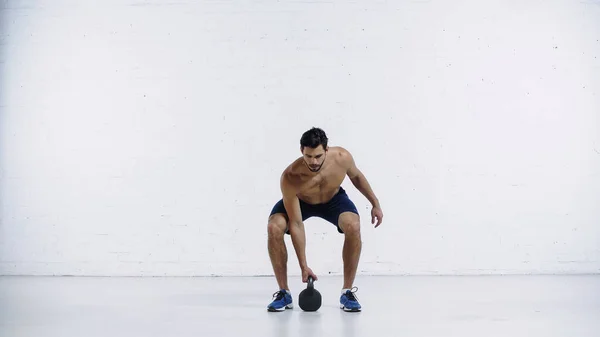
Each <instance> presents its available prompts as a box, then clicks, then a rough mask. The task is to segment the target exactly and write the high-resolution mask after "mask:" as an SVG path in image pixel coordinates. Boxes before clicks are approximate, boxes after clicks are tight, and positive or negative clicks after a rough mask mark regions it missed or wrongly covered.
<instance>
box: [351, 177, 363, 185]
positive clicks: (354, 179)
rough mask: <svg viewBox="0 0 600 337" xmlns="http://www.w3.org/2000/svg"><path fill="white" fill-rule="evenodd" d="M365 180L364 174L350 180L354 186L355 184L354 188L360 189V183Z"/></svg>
mask: <svg viewBox="0 0 600 337" xmlns="http://www.w3.org/2000/svg"><path fill="white" fill-rule="evenodd" d="M362 180H363V175H362V174H357V175H355V176H354V177H351V178H350V181H351V182H352V184H354V186H356V187H358V186H360V182H361V181H362Z"/></svg>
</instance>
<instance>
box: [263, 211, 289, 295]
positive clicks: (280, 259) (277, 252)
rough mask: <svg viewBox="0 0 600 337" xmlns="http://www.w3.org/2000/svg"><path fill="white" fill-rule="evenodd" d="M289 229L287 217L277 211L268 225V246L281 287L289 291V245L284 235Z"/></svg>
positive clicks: (270, 218)
mask: <svg viewBox="0 0 600 337" xmlns="http://www.w3.org/2000/svg"><path fill="white" fill-rule="evenodd" d="M286 229H287V219H286V217H285V216H284V215H283V214H282V213H275V214H273V215H271V216H270V217H269V223H268V225H267V232H268V248H269V257H270V258H271V264H272V265H273V272H274V273H275V278H276V279H277V284H278V285H279V289H285V290H288V291H289V287H288V281H287V261H288V254H287V247H286V246H285V240H284V235H285V231H286Z"/></svg>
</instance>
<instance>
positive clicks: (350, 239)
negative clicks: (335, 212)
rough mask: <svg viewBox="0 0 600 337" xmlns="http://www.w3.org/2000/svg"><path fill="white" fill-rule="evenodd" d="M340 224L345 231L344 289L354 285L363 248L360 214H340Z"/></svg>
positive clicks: (343, 254) (343, 251)
mask: <svg viewBox="0 0 600 337" xmlns="http://www.w3.org/2000/svg"><path fill="white" fill-rule="evenodd" d="M338 226H339V227H340V229H341V230H342V231H343V232H344V248H343V250H342V259H343V262H344V287H343V289H351V288H352V286H353V285H354V278H355V277H356V270H357V268H358V261H359V259H360V253H361V249H362V242H361V236H360V219H359V216H358V214H356V213H353V212H344V213H342V214H340V217H339V221H338Z"/></svg>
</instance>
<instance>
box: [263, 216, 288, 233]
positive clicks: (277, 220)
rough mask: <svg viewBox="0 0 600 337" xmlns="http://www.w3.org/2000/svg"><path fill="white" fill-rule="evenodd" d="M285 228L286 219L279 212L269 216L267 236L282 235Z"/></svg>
mask: <svg viewBox="0 0 600 337" xmlns="http://www.w3.org/2000/svg"><path fill="white" fill-rule="evenodd" d="M286 229H287V220H286V219H285V217H284V216H283V215H281V214H273V215H271V216H270V217H269V222H268V224H267V232H268V233H269V236H283V235H284V234H285V231H286Z"/></svg>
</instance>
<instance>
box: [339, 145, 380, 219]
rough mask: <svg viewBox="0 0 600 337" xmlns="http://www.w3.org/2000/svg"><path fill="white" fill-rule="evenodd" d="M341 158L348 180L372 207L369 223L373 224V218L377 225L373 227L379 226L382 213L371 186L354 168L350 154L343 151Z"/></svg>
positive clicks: (356, 168) (354, 164)
mask: <svg viewBox="0 0 600 337" xmlns="http://www.w3.org/2000/svg"><path fill="white" fill-rule="evenodd" d="M342 158H343V162H344V163H345V165H346V166H345V167H346V168H347V171H346V174H347V175H348V178H350V181H351V182H352V184H353V185H354V187H356V189H357V190H359V191H360V193H362V194H363V195H364V196H365V198H367V199H368V200H369V202H370V203H371V205H372V206H373V209H372V210H371V216H372V219H371V223H375V218H377V224H376V225H375V227H377V226H379V225H380V224H381V221H382V219H383V213H382V211H381V205H380V204H379V199H377V197H376V196H375V193H374V192H373V189H372V188H371V185H370V184H369V182H368V181H367V178H366V177H365V175H364V174H363V173H362V172H361V171H360V170H359V169H358V167H356V163H355V162H354V158H353V157H352V154H350V152H348V151H347V150H343V151H342Z"/></svg>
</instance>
